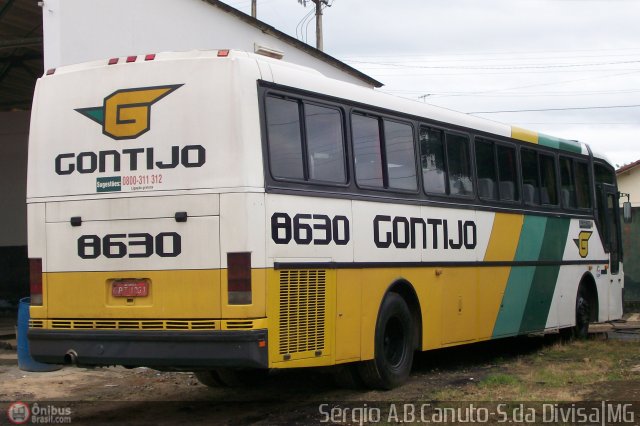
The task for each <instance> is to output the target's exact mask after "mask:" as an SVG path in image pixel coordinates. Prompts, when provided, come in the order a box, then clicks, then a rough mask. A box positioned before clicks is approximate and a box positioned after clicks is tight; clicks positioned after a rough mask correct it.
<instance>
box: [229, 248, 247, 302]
mask: <svg viewBox="0 0 640 426" xmlns="http://www.w3.org/2000/svg"><path fill="white" fill-rule="evenodd" d="M227 291H228V295H229V304H230V305H250V304H251V253H227Z"/></svg>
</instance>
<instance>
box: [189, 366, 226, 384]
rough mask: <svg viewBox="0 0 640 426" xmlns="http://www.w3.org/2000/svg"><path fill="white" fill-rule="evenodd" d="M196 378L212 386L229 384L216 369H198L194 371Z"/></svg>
mask: <svg viewBox="0 0 640 426" xmlns="http://www.w3.org/2000/svg"><path fill="white" fill-rule="evenodd" d="M194 374H195V376H196V379H198V381H199V382H200V383H202V384H203V385H205V386H208V387H210V388H224V387H227V385H225V384H224V382H223V381H222V380H220V377H219V376H218V373H217V372H216V371H215V370H207V371H196V372H194Z"/></svg>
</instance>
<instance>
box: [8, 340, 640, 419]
mask: <svg viewBox="0 0 640 426" xmlns="http://www.w3.org/2000/svg"><path fill="white" fill-rule="evenodd" d="M609 336H610V337H609V338H607V334H606V333H601V334H597V335H594V336H592V337H591V338H590V339H589V340H588V341H583V342H571V343H563V342H561V341H560V340H559V338H558V337H557V336H553V335H550V336H544V337H523V338H513V339H503V340H499V341H494V342H485V343H479V344H473V345H467V346H464V347H457V348H451V349H444V350H437V351H431V352H427V353H421V354H417V355H416V359H415V362H414V370H413V372H412V374H411V377H410V379H409V381H408V383H407V384H406V385H404V386H402V387H400V388H398V389H394V390H392V391H386V392H384V391H368V390H363V389H355V390H354V389H340V388H338V387H337V386H336V385H335V384H334V382H333V380H332V376H331V374H329V372H328V371H327V370H324V369H305V370H287V371H280V372H277V373H276V374H272V375H270V376H269V377H268V378H266V379H265V380H264V381H263V382H262V383H260V384H258V385H255V386H252V387H247V388H242V389H235V388H234V389H229V388H227V389H212V388H208V387H206V386H203V385H201V384H200V383H199V382H198V381H197V379H196V378H195V377H194V375H193V374H192V373H166V372H157V371H154V370H151V369H147V368H135V369H131V370H127V369H124V368H122V367H117V368H100V369H93V370H85V369H79V368H75V367H65V368H63V369H61V370H59V371H55V372H49V373H30V372H25V371H21V370H19V369H18V368H17V362H16V354H15V350H14V349H9V347H10V346H9V345H11V343H12V342H11V341H9V342H4V343H3V344H2V345H0V401H4V402H5V403H2V404H0V409H1V410H2V411H3V412H5V411H6V409H7V407H8V405H9V403H11V402H15V401H25V402H28V403H33V402H38V403H39V404H40V405H41V406H43V405H45V404H47V403H48V404H53V405H55V406H57V407H70V408H71V412H72V416H71V419H72V424H91V425H95V424H118V423H119V424H141V425H144V424H149V425H165V424H166V425H169V424H176V423H181V424H215V425H224V424H228V425H245V424H255V425H267V424H268V425H271V424H300V425H305V424H321V423H323V422H322V420H323V419H326V417H323V416H322V415H320V414H319V407H320V405H321V404H329V407H334V406H337V407H348V406H356V407H362V406H369V407H372V406H375V405H383V406H384V404H387V405H388V403H391V402H399V403H404V402H425V401H430V402H433V403H438V401H440V402H442V403H443V404H445V405H446V403H447V402H456V401H457V402H460V401H507V402H511V401H565V402H574V401H600V400H609V401H634V403H633V404H634V409H635V410H636V411H637V414H636V416H637V417H636V418H635V421H634V423H635V424H637V422H640V336H638V335H637V333H635V332H634V331H633V330H631V331H629V332H627V333H624V335H622V334H620V335H616V334H615V333H609ZM621 337H623V338H621ZM7 343H8V344H9V345H7ZM13 343H14V344H15V341H14V342H13ZM14 347H15V346H14ZM443 401H444V402H443ZM346 420H347V421H346V422H342V421H341V420H340V421H338V422H334V423H344V424H358V421H354V420H353V419H349V418H347V419H346ZM365 423H366V422H365ZM389 423H394V422H388V421H386V420H383V421H381V422H380V424H389ZM0 424H8V423H7V417H6V414H4V413H0Z"/></svg>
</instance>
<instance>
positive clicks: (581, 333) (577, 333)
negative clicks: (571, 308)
mask: <svg viewBox="0 0 640 426" xmlns="http://www.w3.org/2000/svg"><path fill="white" fill-rule="evenodd" d="M590 312H591V309H590V306H589V293H588V292H587V289H586V287H585V286H583V285H581V286H580V288H579V289H578V296H577V297H576V325H575V327H574V331H573V335H574V337H575V338H576V339H581V340H582V339H586V338H587V337H588V336H589V316H590Z"/></svg>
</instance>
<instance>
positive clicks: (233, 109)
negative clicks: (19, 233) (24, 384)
mask: <svg viewBox="0 0 640 426" xmlns="http://www.w3.org/2000/svg"><path fill="white" fill-rule="evenodd" d="M27 203H28V226H29V257H30V269H31V303H32V305H31V322H30V330H29V339H30V343H31V351H32V355H33V357H34V358H35V359H36V360H38V361H41V362H47V363H73V364H77V365H80V366H101V365H124V366H148V367H153V368H158V369H173V370H186V371H196V372H197V374H198V377H199V378H200V379H201V381H203V382H204V383H206V384H210V385H229V384H231V383H233V382H235V381H236V379H238V378H239V377H244V378H245V379H246V378H247V377H251V376H252V375H254V373H257V372H259V371H266V370H267V369H281V368H294V367H312V366H331V365H340V366H341V368H339V371H340V372H341V373H340V374H341V375H343V377H347V378H348V379H353V380H362V381H363V382H364V383H365V384H366V385H367V386H370V387H374V388H383V389H388V388H392V387H394V386H397V385H399V384H401V383H402V382H403V381H404V380H405V379H406V378H407V376H408V374H409V372H410V369H411V364H412V360H413V353H414V351H415V350H422V351H424V350H430V349H436V348H442V347H447V346H454V345H461V344H466V343H471V342H478V341H484V340H489V339H495V338H501V337H507V336H516V335H520V334H528V333H532V332H544V331H557V330H560V331H562V332H566V333H573V334H577V335H579V336H584V335H586V333H587V330H588V326H589V322H594V321H607V320H615V319H618V318H620V317H621V315H622V298H621V293H622V288H623V282H624V281H623V269H622V255H621V245H620V223H619V216H618V193H617V188H616V182H615V173H614V169H613V167H612V166H611V164H610V163H609V162H607V161H606V159H604V158H603V157H602V156H599V155H597V154H595V153H593V152H592V151H591V150H590V149H589V147H588V146H587V145H585V144H583V143H579V142H574V141H567V140H561V139H557V138H553V137H550V136H546V135H542V134H538V133H535V132H531V131H528V130H524V129H519V128H515V127H511V126H508V125H504V124H500V123H496V122H493V121H488V120H484V119H481V118H477V117H473V116H469V115H465V114H461V113H456V112H452V111H449V110H445V109H441V108H437V107H433V106H429V105H426V104H422V103H417V102H411V101H408V100H403V99H398V98H395V97H391V96H388V95H385V94H383V93H380V92H377V91H375V90H372V89H368V88H364V87H360V86H356V85H353V84H349V83H346V82H341V81H336V80H332V79H329V78H327V77H324V76H323V75H321V74H319V73H318V72H315V71H314V70H311V69H307V68H304V67H301V66H297V65H293V64H289V63H286V62H284V61H280V60H275V59H270V58H266V57H263V56H258V55H254V54H250V53H244V52H239V51H229V50H218V51H206V52H205V51H194V52H186V53H159V54H153V55H142V56H131V57H126V58H112V59H110V60H104V61H96V62H91V63H85V64H80V65H73V66H66V67H62V68H58V69H55V70H50V71H48V72H47V73H46V75H44V76H43V77H42V78H41V79H39V81H38V83H37V87H36V93H35V98H34V103H33V112H32V121H31V133H30V145H29V171H28V193H27Z"/></svg>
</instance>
